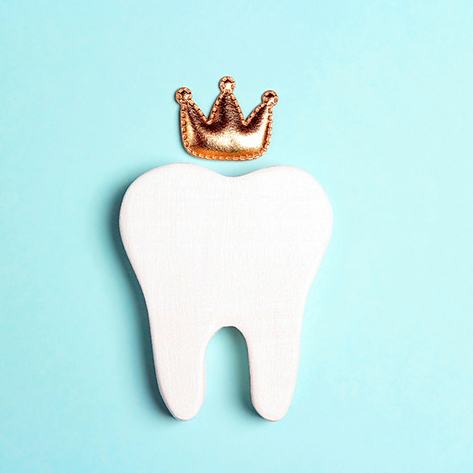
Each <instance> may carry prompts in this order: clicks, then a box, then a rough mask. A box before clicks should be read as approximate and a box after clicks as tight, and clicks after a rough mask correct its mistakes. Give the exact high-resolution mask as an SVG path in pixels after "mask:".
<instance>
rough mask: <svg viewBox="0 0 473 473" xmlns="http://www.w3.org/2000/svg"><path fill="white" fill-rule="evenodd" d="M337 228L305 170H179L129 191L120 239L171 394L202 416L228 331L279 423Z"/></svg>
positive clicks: (186, 414)
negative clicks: (221, 337)
mask: <svg viewBox="0 0 473 473" xmlns="http://www.w3.org/2000/svg"><path fill="white" fill-rule="evenodd" d="M331 231H332V211H331V206H330V203H329V201H328V199H327V197H326V195H325V193H324V191H323V190H322V188H321V187H320V186H319V184H317V182H316V181H315V180H314V179H313V178H312V177H311V176H310V175H309V174H308V173H306V172H305V171H302V170H300V169H297V168H294V167H286V166H278V167H270V168H266V169H263V170H259V171H255V172H252V173H249V174H246V175H243V176H239V177H224V176H222V175H220V174H217V173H215V172H213V171H210V170H208V169H206V168H203V167H200V166H197V165H195V164H171V165H168V166H163V167H159V168H156V169H153V170H151V171H149V172H147V173H145V174H143V175H142V176H140V177H139V178H138V179H137V180H136V181H135V182H133V184H132V185H131V186H130V187H129V189H128V190H127V192H126V194H125V197H124V199H123V203H122V207H121V211H120V232H121V236H122V239H123V243H124V246H125V249H126V252H127V254H128V257H129V259H130V261H131V264H132V266H133V269H134V271H135V272H136V275H137V277H138V280H139V283H140V285H141V287H142V289H143V293H144V297H145V299H146V305H147V309H148V314H149V320H150V326H151V335H152V343H153V353H154V359H155V366H156V373H157V378H158V384H159V389H160V391H161V394H162V397H163V399H164V402H165V403H166V405H167V407H168V408H169V410H170V411H171V413H172V414H173V415H174V416H175V417H176V418H179V419H190V418H192V417H193V416H195V415H196V414H197V412H198V411H199V409H200V407H201V405H202V402H203V399H204V391H205V389H204V388H205V386H204V384H205V352H206V347H207V344H208V343H209V340H210V339H211V338H212V336H213V335H214V334H215V333H216V332H217V331H218V330H219V329H220V328H222V327H226V326H234V327H236V328H237V329H239V330H240V331H241V333H242V334H243V336H244V337H245V340H246V342H247V345H248V356H249V363H250V377H251V398H252V402H253V405H254V407H255V409H256V410H257V411H258V413H259V414H260V415H261V416H263V417H264V418H266V419H268V420H278V419H281V418H282V417H283V416H284V415H285V414H286V412H287V410H288V408H289V405H290V403H291V399H292V395H293V391H294V387H295V383H296V377H297V369H298V364H299V338H300V331H301V323H302V317H303V313H304V304H305V300H306V296H307V292H308V290H309V287H310V285H311V283H312V281H313V279H314V277H315V275H316V272H317V270H318V267H319V264H320V262H321V259H322V257H323V255H324V252H325V250H326V247H327V245H328V242H329V240H330V236H331Z"/></svg>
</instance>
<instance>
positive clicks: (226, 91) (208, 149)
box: [176, 76, 278, 161]
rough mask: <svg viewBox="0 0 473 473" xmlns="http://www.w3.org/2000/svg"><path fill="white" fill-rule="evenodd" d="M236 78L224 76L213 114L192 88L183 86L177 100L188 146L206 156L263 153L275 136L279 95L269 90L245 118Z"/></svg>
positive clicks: (236, 157) (244, 156)
mask: <svg viewBox="0 0 473 473" xmlns="http://www.w3.org/2000/svg"><path fill="white" fill-rule="evenodd" d="M234 89H235V81H234V80H233V79H232V78H231V77H228V76H227V77H223V78H222V79H221V80H220V94H219V96H218V97H217V99H216V101H215V103H214V105H213V107H212V111H211V113H210V116H209V118H207V117H206V116H205V115H204V114H203V112H202V111H201V110H200V108H199V107H198V106H197V105H196V103H195V102H194V101H193V100H192V92H191V91H190V90H189V89H188V88H187V87H181V88H180V89H179V90H178V91H177V92H176V100H177V101H178V102H179V104H180V106H181V114H180V117H181V135H182V142H183V144H184V147H185V149H186V150H187V151H188V152H189V153H190V154H191V155H193V156H196V157H199V158H203V159H215V160H238V161H242V160H243V161H244V160H249V159H255V158H258V157H259V156H261V155H262V154H263V153H264V152H265V151H266V150H267V148H268V146H269V141H270V139H271V128H272V114H273V107H274V105H276V103H277V101H278V96H277V94H276V92H274V91H273V90H268V91H266V92H265V93H264V94H263V96H262V102H261V104H260V105H258V106H257V107H256V108H255V109H254V110H253V112H251V114H250V115H249V116H248V118H247V119H245V118H244V116H243V113H242V111H241V108H240V106H239V104H238V101H237V99H236V98H235V96H234V95H233V90H234Z"/></svg>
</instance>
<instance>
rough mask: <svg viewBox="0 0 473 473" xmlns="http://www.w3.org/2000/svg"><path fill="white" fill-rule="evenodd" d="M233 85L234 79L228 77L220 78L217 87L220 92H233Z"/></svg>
mask: <svg viewBox="0 0 473 473" xmlns="http://www.w3.org/2000/svg"><path fill="white" fill-rule="evenodd" d="M235 85H236V84H235V81H234V79H233V78H232V77H230V76H225V77H222V78H221V79H220V82H219V87H220V90H221V91H222V92H230V93H231V92H233V91H234V90H235Z"/></svg>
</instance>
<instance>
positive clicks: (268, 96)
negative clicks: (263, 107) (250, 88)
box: [261, 90, 279, 105]
mask: <svg viewBox="0 0 473 473" xmlns="http://www.w3.org/2000/svg"><path fill="white" fill-rule="evenodd" d="M261 98H262V100H263V103H267V104H269V105H276V104H277V103H278V100H279V99H278V94H277V93H276V92H275V91H274V90H267V91H266V92H265V93H264V94H263V95H262V97H261Z"/></svg>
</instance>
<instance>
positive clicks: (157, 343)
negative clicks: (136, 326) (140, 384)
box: [150, 314, 208, 420]
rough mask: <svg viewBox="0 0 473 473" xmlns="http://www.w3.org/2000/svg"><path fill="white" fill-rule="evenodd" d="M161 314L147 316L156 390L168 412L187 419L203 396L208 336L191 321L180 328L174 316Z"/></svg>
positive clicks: (194, 412) (191, 415)
mask: <svg viewBox="0 0 473 473" xmlns="http://www.w3.org/2000/svg"><path fill="white" fill-rule="evenodd" d="M161 315H162V314H151V317H150V319H151V334H152V339H153V352H154V360H155V366H156V375H157V379H158V384H159V390H160V392H161V395H162V397H163V400H164V402H165V404H166V406H167V408H168V409H169V411H170V412H171V414H172V415H173V416H174V417H176V418H177V419H180V420H189V419H191V418H192V417H194V416H195V415H196V414H197V413H198V412H199V410H200V407H201V406H202V403H203V399H204V391H205V386H204V385H205V379H204V378H205V349H206V346H207V341H208V337H206V336H205V335H204V334H203V333H202V331H199V329H198V327H192V324H186V326H185V327H182V326H180V325H181V324H176V320H175V319H172V320H166V319H165V320H164V321H163V320H162V317H160V316H161ZM173 315H176V314H173ZM177 315H178V314H177ZM177 319H179V317H177Z"/></svg>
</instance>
